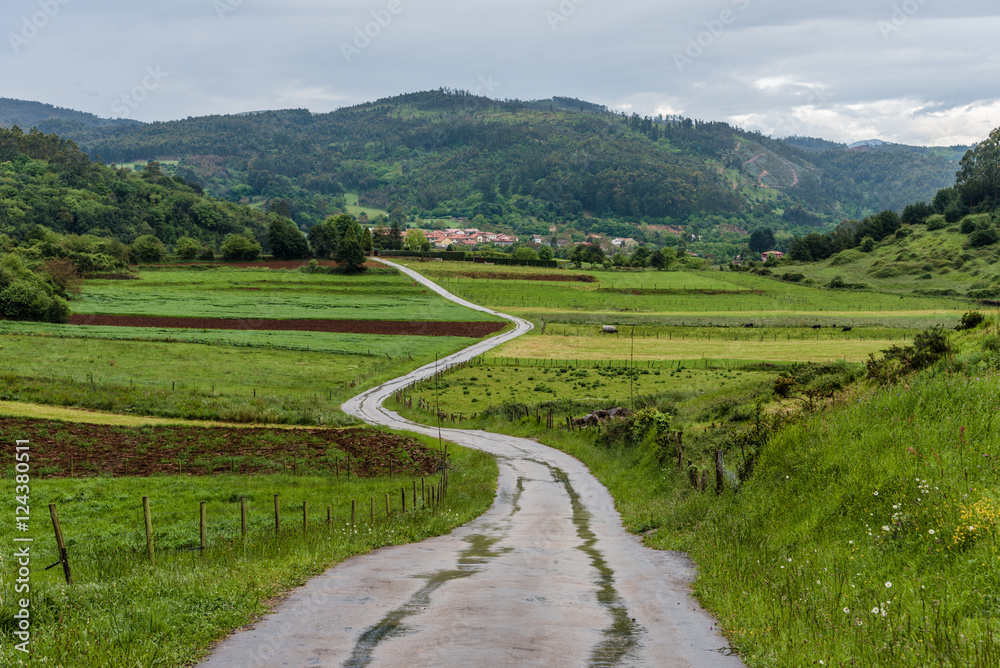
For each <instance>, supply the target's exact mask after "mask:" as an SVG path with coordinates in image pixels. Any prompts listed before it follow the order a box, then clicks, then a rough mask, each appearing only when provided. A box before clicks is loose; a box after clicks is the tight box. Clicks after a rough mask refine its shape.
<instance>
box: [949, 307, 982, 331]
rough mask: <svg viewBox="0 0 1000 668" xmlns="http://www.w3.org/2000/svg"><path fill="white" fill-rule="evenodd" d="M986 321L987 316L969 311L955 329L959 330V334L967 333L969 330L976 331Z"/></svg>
mask: <svg viewBox="0 0 1000 668" xmlns="http://www.w3.org/2000/svg"><path fill="white" fill-rule="evenodd" d="M985 320H986V316H984V315H983V314H982V313H980V312H979V311H969V312H968V313H966V314H965V315H963V316H962V319H961V320H960V321H959V323H958V324H957V325H955V329H956V330H958V331H959V332H962V331H965V330H967V329H975V328H976V327H979V325H981V324H982V323H983V321H985Z"/></svg>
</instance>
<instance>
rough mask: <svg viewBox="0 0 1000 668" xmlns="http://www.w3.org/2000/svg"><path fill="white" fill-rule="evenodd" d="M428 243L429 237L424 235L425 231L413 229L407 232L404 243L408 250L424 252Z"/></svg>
mask: <svg viewBox="0 0 1000 668" xmlns="http://www.w3.org/2000/svg"><path fill="white" fill-rule="evenodd" d="M427 243H428V242H427V235H426V234H424V232H423V230H417V229H412V230H407V231H406V240H405V241H404V242H403V244H404V245H405V246H406V248H407V249H408V250H411V251H418V250H423V248H424V246H425V245H427Z"/></svg>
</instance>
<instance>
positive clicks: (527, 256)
mask: <svg viewBox="0 0 1000 668" xmlns="http://www.w3.org/2000/svg"><path fill="white" fill-rule="evenodd" d="M511 257H513V258H514V259H515V260H521V261H531V260H537V259H538V253H536V252H535V251H534V250H533V249H531V248H528V247H527V246H520V247H518V248H516V249H514V252H513V253H512V254H511Z"/></svg>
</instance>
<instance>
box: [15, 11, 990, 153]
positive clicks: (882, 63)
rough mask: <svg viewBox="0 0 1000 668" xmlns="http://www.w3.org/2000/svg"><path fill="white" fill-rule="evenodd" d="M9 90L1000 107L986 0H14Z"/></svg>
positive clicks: (190, 109)
mask: <svg viewBox="0 0 1000 668" xmlns="http://www.w3.org/2000/svg"><path fill="white" fill-rule="evenodd" d="M0 28H2V32H3V35H4V39H3V44H0V84H2V85H0V97H12V98H17V99H24V100H36V101H40V102H47V103H50V104H54V105H57V106H61V107H69V108H73V109H79V110H82V111H88V112H91V113H94V114H97V115H99V116H103V117H129V118H134V119H137V120H142V121H154V120H171V119H177V118H185V117H187V116H200V115H206V114H221V113H233V112H241V111H251V110H261V109H283V108H301V107H305V108H308V109H310V110H312V111H314V112H325V111H331V110H334V109H336V108H338V107H341V106H345V105H351V104H356V103H360V102H366V101H370V100H374V99H377V98H379V97H385V96H390V95H396V94H399V93H404V92H412V91H419V90H427V89H431V88H439V87H448V88H459V89H465V90H470V91H473V92H479V93H481V94H484V95H488V96H490V97H494V98H519V99H536V98H548V97H552V96H553V95H563V96H571V97H578V98H582V99H586V100H590V101H593V102H598V103H601V104H606V105H608V106H609V107H611V108H614V109H618V110H624V111H629V112H632V111H635V112H637V113H639V114H642V115H646V114H650V115H655V114H657V113H664V114H681V115H684V116H689V117H692V118H698V119H705V120H725V121H729V122H731V123H734V124H737V125H739V126H741V127H744V128H747V129H752V130H760V131H761V132H764V133H765V134H770V135H773V136H779V137H780V136H787V135H791V134H798V135H809V136H819V137H824V138H827V139H831V140H835V141H842V142H848V143H849V142H853V141H858V140H862V139H871V138H881V139H884V140H887V141H895V142H902V143H909V144H929V145H952V144H967V143H972V142H975V141H978V140H980V139H982V138H984V137H985V136H986V135H987V134H988V133H989V132H990V130H992V129H993V128H994V127H997V126H1000V87H998V86H1000V47H998V46H997V44H998V40H997V35H998V34H1000V8H997V6H996V4H995V3H994V2H987V1H986V0H840V1H839V2H835V3H834V2H829V3H816V2H802V1H801V0H796V1H794V2H793V1H792V0H707V1H706V0H615V1H614V2H612V0H481V1H480V2H474V1H470V0H350V1H349V2H347V1H342V0H281V1H280V2H279V1H278V0H163V1H158V2H155V1H153V0H4V2H3V6H2V8H0Z"/></svg>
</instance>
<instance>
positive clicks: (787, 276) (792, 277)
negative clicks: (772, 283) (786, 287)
mask: <svg viewBox="0 0 1000 668" xmlns="http://www.w3.org/2000/svg"><path fill="white" fill-rule="evenodd" d="M804 278H805V275H803V274H795V273H792V272H785V273H784V274H782V275H781V280H783V281H785V282H786V283H798V282H799V281H801V280H802V279H804Z"/></svg>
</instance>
